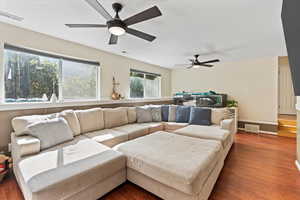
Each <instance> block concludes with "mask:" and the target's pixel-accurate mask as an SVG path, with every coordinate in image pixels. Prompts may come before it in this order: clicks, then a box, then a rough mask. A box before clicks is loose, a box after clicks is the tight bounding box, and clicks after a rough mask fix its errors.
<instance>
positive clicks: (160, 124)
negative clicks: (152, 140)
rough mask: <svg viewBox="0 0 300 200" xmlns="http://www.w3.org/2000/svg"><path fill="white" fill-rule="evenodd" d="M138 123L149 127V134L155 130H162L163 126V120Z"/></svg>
mask: <svg viewBox="0 0 300 200" xmlns="http://www.w3.org/2000/svg"><path fill="white" fill-rule="evenodd" d="M140 125H143V126H145V127H147V128H148V129H149V134H150V133H155V132H157V131H163V130H164V128H165V127H164V123H163V122H150V123H143V124H140Z"/></svg>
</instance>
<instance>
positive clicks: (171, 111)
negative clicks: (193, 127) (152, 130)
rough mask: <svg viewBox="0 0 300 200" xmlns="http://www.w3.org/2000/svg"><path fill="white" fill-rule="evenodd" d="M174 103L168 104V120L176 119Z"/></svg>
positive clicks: (173, 120)
mask: <svg viewBox="0 0 300 200" xmlns="http://www.w3.org/2000/svg"><path fill="white" fill-rule="evenodd" d="M177 107H178V106H176V105H170V106H169V120H168V121H169V122H175V121H176V110H177Z"/></svg>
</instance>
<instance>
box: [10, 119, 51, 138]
mask: <svg viewBox="0 0 300 200" xmlns="http://www.w3.org/2000/svg"><path fill="white" fill-rule="evenodd" d="M54 118H56V114H50V115H30V116H22V117H15V118H14V119H13V120H12V127H13V129H14V131H15V134H16V136H21V135H26V134H27V133H26V130H27V129H26V128H27V126H29V125H30V124H32V123H35V122H39V121H45V120H49V119H54Z"/></svg>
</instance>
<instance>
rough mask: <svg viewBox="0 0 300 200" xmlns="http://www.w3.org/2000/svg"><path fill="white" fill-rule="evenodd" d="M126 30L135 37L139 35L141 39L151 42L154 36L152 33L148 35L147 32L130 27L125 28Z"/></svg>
mask: <svg viewBox="0 0 300 200" xmlns="http://www.w3.org/2000/svg"><path fill="white" fill-rule="evenodd" d="M126 32H127V33H129V34H131V35H134V36H136V37H139V38H141V39H144V40H147V41H149V42H152V41H153V40H155V38H156V37H155V36H153V35H149V34H147V33H144V32H141V31H138V30H135V29H132V28H126Z"/></svg>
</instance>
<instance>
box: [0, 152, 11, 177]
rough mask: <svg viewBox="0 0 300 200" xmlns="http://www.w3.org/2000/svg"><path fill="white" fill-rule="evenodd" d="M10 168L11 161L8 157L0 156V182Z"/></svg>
mask: <svg viewBox="0 0 300 200" xmlns="http://www.w3.org/2000/svg"><path fill="white" fill-rule="evenodd" d="M11 167H12V160H11V158H10V157H8V156H6V155H4V154H0V182H2V180H3V178H4V177H5V175H6V174H7V172H8V170H9V169H10V168H11Z"/></svg>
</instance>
